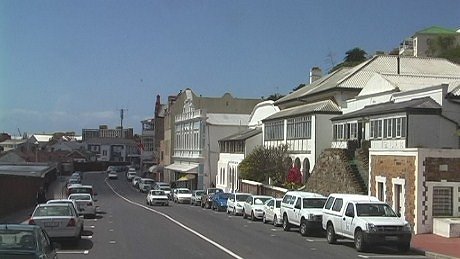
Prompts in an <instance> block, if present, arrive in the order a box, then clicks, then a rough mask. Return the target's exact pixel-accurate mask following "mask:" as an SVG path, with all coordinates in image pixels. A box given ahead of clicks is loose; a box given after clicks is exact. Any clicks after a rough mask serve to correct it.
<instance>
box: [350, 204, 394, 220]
mask: <svg viewBox="0 0 460 259" xmlns="http://www.w3.org/2000/svg"><path fill="white" fill-rule="evenodd" d="M356 214H357V215H358V216H361V217H397V215H396V213H395V212H394V211H393V209H392V208H391V207H390V206H389V205H388V204H362V203H361V204H356Z"/></svg>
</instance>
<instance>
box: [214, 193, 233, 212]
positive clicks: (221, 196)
mask: <svg viewBox="0 0 460 259" xmlns="http://www.w3.org/2000/svg"><path fill="white" fill-rule="evenodd" d="M230 194H231V193H228V192H217V193H215V194H214V195H213V196H212V204H211V209H213V210H217V211H225V210H227V200H228V198H229V197H230Z"/></svg>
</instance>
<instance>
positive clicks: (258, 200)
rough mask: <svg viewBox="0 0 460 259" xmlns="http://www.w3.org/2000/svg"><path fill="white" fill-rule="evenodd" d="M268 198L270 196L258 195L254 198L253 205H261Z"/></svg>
mask: <svg viewBox="0 0 460 259" xmlns="http://www.w3.org/2000/svg"><path fill="white" fill-rule="evenodd" d="M269 199H271V198H270V197H266V198H265V197H258V198H256V199H255V200H254V204H255V205H263V204H264V202H266V201H268V200H269Z"/></svg>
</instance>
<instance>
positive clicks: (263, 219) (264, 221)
mask: <svg viewBox="0 0 460 259" xmlns="http://www.w3.org/2000/svg"><path fill="white" fill-rule="evenodd" d="M262 222H263V223H264V224H267V216H265V213H264V215H263V216H262Z"/></svg>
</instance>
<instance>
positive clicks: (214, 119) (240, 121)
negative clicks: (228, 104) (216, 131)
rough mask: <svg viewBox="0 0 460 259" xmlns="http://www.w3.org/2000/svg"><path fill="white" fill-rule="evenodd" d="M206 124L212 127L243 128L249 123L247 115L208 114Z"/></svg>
mask: <svg viewBox="0 0 460 259" xmlns="http://www.w3.org/2000/svg"><path fill="white" fill-rule="evenodd" d="M206 116H207V117H208V119H207V122H208V123H209V124H212V125H233V126H245V125H248V122H249V116H250V115H249V114H228V113H208V114H206Z"/></svg>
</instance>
